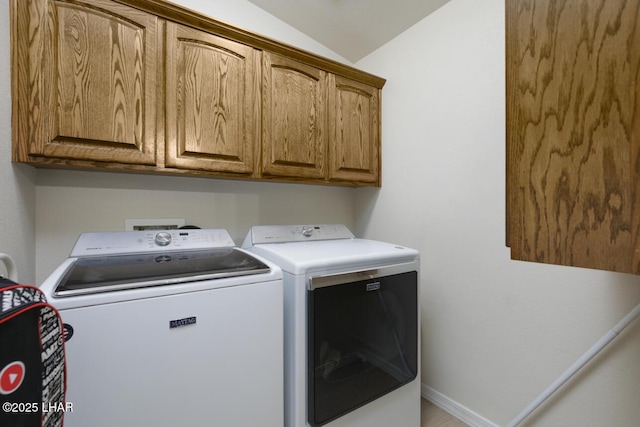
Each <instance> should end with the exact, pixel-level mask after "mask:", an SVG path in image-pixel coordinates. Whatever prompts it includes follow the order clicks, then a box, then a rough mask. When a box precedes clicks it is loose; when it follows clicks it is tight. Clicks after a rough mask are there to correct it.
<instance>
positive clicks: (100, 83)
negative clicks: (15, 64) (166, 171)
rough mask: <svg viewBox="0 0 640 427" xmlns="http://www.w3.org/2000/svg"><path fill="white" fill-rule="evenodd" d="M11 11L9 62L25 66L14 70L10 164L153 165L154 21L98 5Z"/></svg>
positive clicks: (43, 4) (23, 4)
mask: <svg viewBox="0 0 640 427" xmlns="http://www.w3.org/2000/svg"><path fill="white" fill-rule="evenodd" d="M15 8H17V9H18V10H19V12H18V13H19V17H20V19H19V21H18V22H19V24H18V26H19V28H18V31H19V32H20V33H19V34H18V38H17V46H16V47H14V49H15V50H14V52H13V54H14V57H15V56H16V55H17V56H23V55H24V56H26V57H27V58H28V60H27V61H23V62H22V64H23V65H24V66H25V68H26V69H22V70H19V71H16V70H15V69H14V74H21V75H20V76H19V78H20V79H22V80H21V81H20V83H18V84H15V83H14V86H13V88H14V99H15V97H16V96H21V99H20V101H19V102H18V101H16V107H17V108H15V109H14V114H15V115H17V116H18V117H19V118H21V119H20V121H21V123H19V124H18V128H19V129H21V132H19V133H17V134H16V133H15V132H14V135H17V136H16V137H14V138H17V139H19V140H20V141H21V143H20V147H21V150H18V152H16V151H14V158H17V159H18V160H23V161H24V160H25V158H26V157H27V156H29V155H33V156H48V157H53V158H64V159H88V160H97V161H107V162H127V163H137V164H155V145H154V141H155V138H156V115H155V111H156V102H157V98H156V75H157V63H156V61H157V57H156V55H157V18H156V17H155V16H153V15H149V14H147V13H144V12H140V11H138V10H136V9H133V8H130V7H127V6H124V5H120V4H117V3H113V2H110V1H100V0H84V1H73V2H67V1H42V0H40V1H29V2H27V1H18V2H17V4H16V6H15ZM24 20H28V21H29V22H28V24H27V23H26V22H24ZM20 24H22V25H20ZM25 64H26V65H25ZM14 123H16V122H14ZM25 128H26V129H25Z"/></svg>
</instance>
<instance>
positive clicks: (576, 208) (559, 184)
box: [506, 0, 640, 274]
mask: <svg viewBox="0 0 640 427" xmlns="http://www.w3.org/2000/svg"><path fill="white" fill-rule="evenodd" d="M530 3H531V2H529V1H523V0H517V1H511V0H509V1H507V2H506V11H507V180H508V181H507V190H508V191H507V196H508V200H507V202H508V205H507V206H508V219H507V220H508V237H507V238H508V244H509V245H510V246H511V255H512V258H514V259H521V260H528V261H537V262H545V263H552V264H561V265H572V266H580V267H589V268H598V269H604V270H614V271H623V272H633V273H635V274H640V239H639V237H640V235H639V233H640V202H639V199H638V197H640V194H639V191H640V190H639V189H638V188H639V187H638V183H639V181H638V178H640V177H639V176H638V175H639V174H640V157H639V155H640V152H639V148H638V147H639V145H640V120H638V117H639V114H640V109H639V105H640V96H639V94H640V28H639V27H638V25H637V23H638V22H639V21H640V1H639V0H632V1H622V0H599V1H590V2H581V3H580V5H579V6H578V5H575V4H573V3H572V2H564V3H561V4H556V2H553V1H550V0H540V1H536V2H535V7H531V4H530Z"/></svg>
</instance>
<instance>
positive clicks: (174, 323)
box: [169, 316, 196, 329]
mask: <svg viewBox="0 0 640 427" xmlns="http://www.w3.org/2000/svg"><path fill="white" fill-rule="evenodd" d="M195 323H196V317H195V316H193V317H185V318H184V319H177V320H169V329H173V328H181V327H183V326H189V325H194V324H195Z"/></svg>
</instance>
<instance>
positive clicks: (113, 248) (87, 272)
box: [53, 229, 270, 297]
mask: <svg viewBox="0 0 640 427" xmlns="http://www.w3.org/2000/svg"><path fill="white" fill-rule="evenodd" d="M69 260H70V261H72V262H70V263H69V267H68V268H67V269H66V270H65V271H64V273H63V274H61V275H60V277H59V280H57V283H56V285H55V287H54V292H53V296H54V297H66V296H74V295H85V294H93V293H102V292H109V291H119V290H125V289H137V288H144V287H150V286H160V285H174V284H180V283H189V282H195V281H202V280H211V279H220V278H227V277H236V276H246V275H253V274H259V273H266V272H269V271H270V268H269V266H267V265H266V264H264V263H263V262H262V261H260V260H258V259H257V258H255V257H253V256H252V255H251V254H248V253H246V252H245V251H242V250H239V249H237V248H235V247H234V243H233V240H232V239H231V237H230V236H229V233H228V232H227V231H226V230H223V229H196V230H146V231H125V232H97V233H83V234H81V235H80V237H78V240H77V241H76V244H75V245H74V247H73V249H72V251H71V255H70V258H69Z"/></svg>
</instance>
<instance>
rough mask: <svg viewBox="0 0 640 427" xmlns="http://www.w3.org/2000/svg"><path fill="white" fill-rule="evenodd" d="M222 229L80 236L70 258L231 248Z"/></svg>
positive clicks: (85, 234)
mask: <svg viewBox="0 0 640 427" xmlns="http://www.w3.org/2000/svg"><path fill="white" fill-rule="evenodd" d="M234 246H235V243H234V242H233V239H231V236H230V235H229V233H228V232H227V231H226V230H224V229H189V230H147V231H116V232H98V233H83V234H81V235H80V237H78V240H77V241H76V244H75V246H74V247H73V250H72V251H71V255H70V256H71V257H83V256H92V255H115V254H132V253H143V252H163V251H174V250H190V249H213V248H227V247H234Z"/></svg>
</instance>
